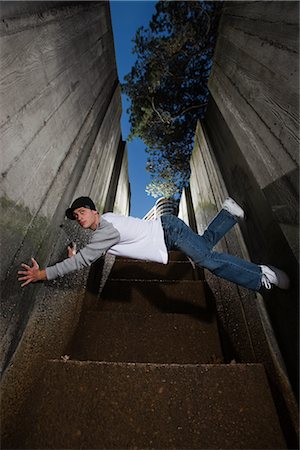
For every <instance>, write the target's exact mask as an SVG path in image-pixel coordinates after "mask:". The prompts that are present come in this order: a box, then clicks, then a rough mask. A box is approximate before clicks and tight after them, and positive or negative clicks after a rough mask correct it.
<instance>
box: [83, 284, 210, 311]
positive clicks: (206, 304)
mask: <svg viewBox="0 0 300 450" xmlns="http://www.w3.org/2000/svg"><path fill="white" fill-rule="evenodd" d="M93 308H96V309H97V308H98V309H101V310H112V311H118V310H119V311H124V310H136V311H144V312H146V311H152V312H155V311H156V312H158V313H172V312H173V313H190V314H203V315H204V314H208V315H211V314H213V313H214V305H213V303H212V302H211V301H210V299H209V298H206V297H205V283H204V282H203V281H177V280H176V281H168V280H165V281H163V282H162V281H159V280H146V281H144V280H131V281H129V280H108V281H107V283H106V285H105V287H104V289H103V291H102V293H101V297H100V300H99V302H98V303H97V304H95V305H94V307H91V309H93Z"/></svg>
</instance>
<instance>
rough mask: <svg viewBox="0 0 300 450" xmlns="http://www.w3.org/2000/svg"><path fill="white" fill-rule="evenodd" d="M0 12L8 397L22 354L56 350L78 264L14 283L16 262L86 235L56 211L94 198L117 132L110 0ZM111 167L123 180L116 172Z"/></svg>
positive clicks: (59, 252)
mask: <svg viewBox="0 0 300 450" xmlns="http://www.w3.org/2000/svg"><path fill="white" fill-rule="evenodd" d="M1 14H2V20H1V23H0V35H1V43H0V47H1V62H2V67H1V79H0V93H1V111H0V130H1V131H0V133H1V185H0V188H1V230H0V231H1V241H2V242H1V255H2V256H1V282H2V307H1V313H2V322H1V333H2V343H3V346H2V351H3V354H2V365H3V366H4V367H5V368H6V371H5V377H4V386H5V389H4V399H5V405H6V407H7V405H8V404H9V405H12V404H13V403H14V402H15V401H16V399H18V398H19V399H20V398H21V397H22V395H23V391H24V389H23V388H21V387H20V384H19V385H18V383H21V381H22V380H21V381H20V376H21V378H23V381H22V382H24V383H25V384H26V382H27V379H28V380H29V379H30V378H31V377H32V376H33V374H34V371H32V367H29V365H30V364H29V361H31V363H32V364H31V366H34V364H35V369H36V367H37V365H38V361H39V358H41V356H43V357H44V358H45V357H51V356H52V357H59V355H60V352H61V351H62V349H63V348H64V345H65V344H66V341H67V340H68V336H69V335H70V334H71V333H72V330H73V328H74V326H75V325H76V321H77V319H78V311H79V310H80V303H81V300H82V291H81V289H80V286H84V283H85V280H86V276H87V274H86V273H85V272H84V271H83V272H82V273H81V274H80V275H76V276H73V277H72V275H70V276H69V277H65V279H64V280H63V281H62V282H52V283H51V282H48V283H46V284H44V285H38V284H35V285H32V286H28V287H27V288H24V289H21V288H20V284H19V282H17V275H16V273H17V270H18V269H19V265H20V263H21V262H29V261H30V257H32V256H34V257H36V258H37V260H38V261H39V262H40V264H41V266H45V265H49V264H51V263H54V262H56V261H57V260H58V259H62V258H64V257H65V256H66V253H65V251H66V246H67V244H68V243H69V241H71V240H74V239H76V240H77V241H83V243H84V242H85V241H86V239H87V235H86V234H85V233H83V232H80V231H79V230H77V229H76V227H75V228H73V226H72V225H70V224H69V223H68V221H67V220H65V218H64V211H65V209H66V207H68V206H69V204H70V202H71V201H72V200H73V199H74V198H75V197H77V196H79V195H90V196H91V197H92V198H93V199H94V201H95V203H96V204H97V206H98V208H99V210H100V211H102V210H103V209H104V205H105V202H106V199H107V197H108V196H109V195H110V180H111V176H112V173H113V170H114V166H115V160H116V155H117V151H118V148H119V144H120V142H122V138H121V131H120V115H121V98H120V87H119V82H118V78H117V70H116V64H115V52H114V45H113V35H112V28H111V19H110V11H109V3H108V2H1ZM124 170H125V169H124ZM122 177H123V181H124V180H125V181H124V183H125V184H126V173H125V172H123V175H122ZM127 184H128V179H127ZM126 193H128V189H127V191H126V192H124V198H126ZM127 204H128V199H126V205H127ZM124 211H127V209H126V207H125V208H124ZM62 324H63V326H62ZM22 355H25V356H24V357H23V356H22ZM18 374H19V375H18ZM12 380H13V381H12ZM12 386H13V389H12ZM18 386H19V387H18ZM23 387H24V386H23ZM22 389H23V390H22Z"/></svg>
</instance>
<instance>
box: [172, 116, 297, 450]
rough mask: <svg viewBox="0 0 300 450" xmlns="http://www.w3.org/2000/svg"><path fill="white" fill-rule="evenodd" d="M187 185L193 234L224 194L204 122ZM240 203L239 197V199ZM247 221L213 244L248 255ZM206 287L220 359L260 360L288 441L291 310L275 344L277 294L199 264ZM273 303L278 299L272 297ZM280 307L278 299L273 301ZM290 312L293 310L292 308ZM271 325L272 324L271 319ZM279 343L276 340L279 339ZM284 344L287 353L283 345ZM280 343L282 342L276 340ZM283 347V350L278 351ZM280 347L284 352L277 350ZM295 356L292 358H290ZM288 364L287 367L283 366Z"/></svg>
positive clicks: (184, 214)
mask: <svg viewBox="0 0 300 450" xmlns="http://www.w3.org/2000/svg"><path fill="white" fill-rule="evenodd" d="M190 164H191V177H190V186H189V187H188V188H186V189H185V190H184V193H183V195H182V197H181V200H180V205H179V217H180V218H181V219H182V220H184V221H185V222H186V223H187V224H189V225H190V226H191V228H193V229H194V230H195V231H197V232H198V233H199V234H202V233H203V231H204V229H205V228H206V227H207V225H208V224H209V222H210V221H211V220H212V218H213V217H214V215H215V214H216V213H217V211H219V210H220V208H221V205H222V203H223V201H224V199H225V198H226V197H227V196H228V195H229V192H228V190H227V186H226V183H225V181H224V178H223V176H222V173H221V170H220V167H219V165H218V163H217V161H216V158H215V155H214V146H213V144H212V142H211V141H210V139H209V137H208V135H207V134H206V131H205V127H204V124H201V123H200V122H198V124H197V129H196V133H195V146H194V150H193V154H192V157H191V162H190ZM240 203H241V204H242V205H243V206H244V202H243V201H241V202H240ZM248 226H250V227H251V226H252V219H251V217H250V218H249V217H248V219H247V221H246V222H245V223H244V222H242V223H241V224H240V225H236V226H235V227H234V228H233V229H232V230H231V231H230V232H229V233H227V234H226V237H224V238H223V239H222V240H221V241H220V242H219V243H218V244H217V245H216V247H215V251H219V252H226V253H230V254H233V255H235V256H238V257H241V258H243V259H248V260H250V256H249V252H248V249H247V245H246V243H245V240H244V239H243V232H244V231H245V229H247V227H248ZM205 279H206V281H207V284H208V289H209V290H210V291H211V295H212V296H213V297H214V299H215V301H216V307H217V313H218V323H219V332H220V337H221V342H222V348H223V352H224V357H225V362H232V361H235V362H260V363H263V364H264V367H265V369H266V372H267V375H268V378H269V381H270V385H271V389H272V392H273V395H274V400H275V404H276V406H277V408H278V413H279V416H280V421H281V424H282V427H283V429H284V431H285V434H286V438H287V441H288V442H289V444H290V445H291V446H292V447H289V448H294V447H293V445H295V442H297V438H296V432H297V431H296V430H297V420H298V419H297V417H298V415H297V405H296V401H295V397H294V394H293V391H292V388H291V382H290V380H291V381H292V383H293V385H294V388H295V386H296V377H297V363H296V361H297V358H296V355H297V348H296V345H297V343H296V341H295V339H294V337H295V336H294V332H295V327H297V315H294V316H290V310H289V309H288V311H286V312H285V314H284V315H285V318H284V320H288V321H289V326H290V334H289V335H286V336H285V339H286V341H287V345H284V346H283V348H280V347H279V343H278V340H277V334H276V333H275V331H274V328H273V325H274V324H273V323H272V322H273V317H272V316H271V317H270V315H269V314H268V310H267V309H268V308H269V306H270V303H271V302H275V305H276V299H278V294H277V295H276V293H275V295H274V293H272V295H271V296H270V295H266V297H264V298H263V297H262V296H261V295H260V294H259V293H254V292H252V291H249V290H247V289H244V288H242V287H240V286H236V285H234V284H233V283H230V282H228V281H225V280H222V279H221V278H218V277H216V276H215V275H213V274H212V273H210V272H209V271H207V270H205ZM280 298H281V302H282V303H283V302H289V301H290V295H289V294H284V293H283V294H282V293H281V297H280ZM277 307H278V300H277ZM279 307H280V304H279ZM293 314H295V312H293ZM275 325H276V324H275ZM280 343H281V344H282V342H280ZM288 346H290V352H289V353H288V352H287V351H286V350H287V347H288ZM281 347H282V346H281ZM284 350H285V351H284ZM282 352H284V354H283V353H282ZM283 356H284V358H285V361H284V360H283ZM293 362H295V363H296V364H293ZM286 363H287V364H288V369H289V373H288V372H287V370H286Z"/></svg>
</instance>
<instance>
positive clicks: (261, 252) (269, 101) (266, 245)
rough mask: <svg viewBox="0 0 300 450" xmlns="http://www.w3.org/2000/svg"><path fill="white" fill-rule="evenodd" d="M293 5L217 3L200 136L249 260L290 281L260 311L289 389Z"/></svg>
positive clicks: (294, 162)
mask: <svg viewBox="0 0 300 450" xmlns="http://www.w3.org/2000/svg"><path fill="white" fill-rule="evenodd" d="M298 13H299V3H298V2H225V4H224V10H223V14H222V19H221V23H220V28H219V36H218V41H217V46H216V51H215V55H214V64H213V70H212V73H211V77H210V80H209V88H210V91H211V94H212V99H211V101H210V103H209V106H208V110H207V114H206V117H205V121H204V124H203V126H204V129H205V133H206V134H207V136H208V137H209V139H210V143H211V146H212V148H213V153H214V157H215V159H216V161H217V162H218V165H219V167H220V171H221V173H222V176H223V179H224V182H225V184H226V188H227V190H228V192H229V194H230V195H231V196H232V197H234V198H236V199H237V201H240V202H241V203H242V204H243V205H244V207H245V208H246V211H247V214H248V221H247V224H246V225H245V226H244V227H243V236H244V239H245V242H246V245H247V249H248V252H249V255H250V257H251V259H252V260H253V261H255V262H258V263H267V264H273V265H275V266H279V267H281V268H283V269H284V270H286V271H287V272H288V273H289V274H290V276H291V280H292V289H291V290H290V291H289V292H288V294H284V293H282V292H280V291H279V290H275V291H274V292H272V294H271V295H270V299H269V300H268V299H267V297H266V306H267V310H268V313H269V317H270V320H271V322H272V325H273V328H274V330H275V334H276V337H277V339H278V342H279V345H280V348H281V351H282V354H283V356H284V359H285V363H286V365H287V368H288V371H289V374H290V377H291V380H292V381H293V385H294V386H296V384H297V380H298V374H297V372H298V367H297V362H296V361H297V348H298V344H297V341H298V338H297V329H298V324H297V317H298V314H297V299H298V264H297V258H298V257H299V248H298V230H299V228H298V210H299V207H298V195H299V185H298V176H299V173H298V172H299V164H298V157H299V155H298V152H299V123H298V117H299V102H298V91H299V89H298V88H299V67H298V64H299V58H298V53H299V52H298V48H299V41H298V38H299V31H298V29H299V28H298V27H299V14H298ZM287 305H288V306H287Z"/></svg>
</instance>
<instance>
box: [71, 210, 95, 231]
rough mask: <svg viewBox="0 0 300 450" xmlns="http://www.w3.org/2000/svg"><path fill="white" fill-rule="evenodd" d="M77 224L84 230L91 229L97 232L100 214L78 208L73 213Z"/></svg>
mask: <svg viewBox="0 0 300 450" xmlns="http://www.w3.org/2000/svg"><path fill="white" fill-rule="evenodd" d="M73 215H74V217H75V219H76V221H77V223H79V225H80V226H81V227H82V228H84V229H86V230H87V229H88V228H91V229H92V230H95V229H96V228H97V225H98V213H97V211H93V210H91V209H89V208H84V207H81V208H77V209H75V210H74V213H73Z"/></svg>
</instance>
